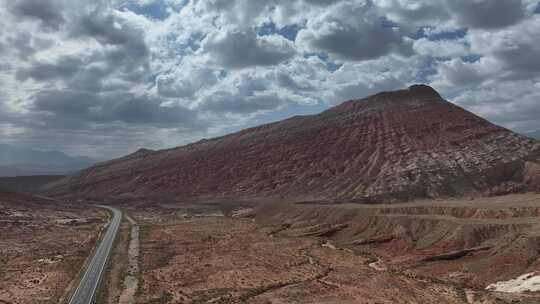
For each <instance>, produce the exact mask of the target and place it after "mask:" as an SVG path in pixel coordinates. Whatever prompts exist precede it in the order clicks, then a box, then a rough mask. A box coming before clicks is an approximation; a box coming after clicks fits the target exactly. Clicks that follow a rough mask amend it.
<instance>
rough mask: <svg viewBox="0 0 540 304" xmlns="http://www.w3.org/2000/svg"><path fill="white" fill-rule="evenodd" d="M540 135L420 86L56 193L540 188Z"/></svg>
mask: <svg viewBox="0 0 540 304" xmlns="http://www.w3.org/2000/svg"><path fill="white" fill-rule="evenodd" d="M539 173H540V143H539V142H538V141H535V140H533V139H529V138H526V137H523V136H521V135H518V134H516V133H513V132H511V131H509V130H507V129H504V128H502V127H499V126H496V125H494V124H492V123H490V122H488V121H486V120H484V119H482V118H480V117H478V116H476V115H474V114H472V113H470V112H467V111H465V110H464V109H462V108H460V107H458V106H456V105H454V104H452V103H449V102H447V101H445V100H444V99H442V98H441V96H440V95H439V94H438V93H437V92H436V91H435V90H434V89H432V88H430V87H428V86H423V85H415V86H412V87H410V88H408V89H405V90H400V91H394V92H383V93H379V94H376V95H373V96H370V97H367V98H364V99H360V100H351V101H347V102H345V103H343V104H341V105H339V106H336V107H334V108H331V109H329V110H327V111H324V112H322V113H320V114H318V115H311V116H296V117H292V118H290V119H286V120H283V121H280V122H276V123H271V124H267V125H262V126H259V127H255V128H251V129H247V130H243V131H240V132H237V133H234V134H231V135H227V136H223V137H219V138H214V139H211V140H201V141H199V142H196V143H193V144H189V145H186V146H182V147H178V148H174V149H168V150H161V151H150V150H140V151H138V152H136V153H134V154H131V155H128V156H126V157H123V158H119V159H115V160H112V161H109V162H105V163H102V164H99V165H96V166H94V167H91V168H89V169H86V170H83V171H82V172H80V173H79V174H77V175H75V176H72V177H69V178H66V179H64V180H62V181H61V182H60V183H57V184H56V185H55V187H54V188H52V189H51V193H54V194H57V195H62V194H68V193H70V194H75V195H79V196H99V197H108V196H119V195H133V196H152V195H167V196H171V197H174V198H181V199H190V198H255V197H256V198H263V197H275V198H278V197H279V198H286V199H346V200H353V201H367V202H373V201H383V200H409V199H414V198H431V197H448V196H463V195H486V194H494V193H507V192H513V191H522V190H527V189H529V190H530V189H533V188H534V189H536V187H538V185H539V184H540V181H539V179H538V176H540V174H539Z"/></svg>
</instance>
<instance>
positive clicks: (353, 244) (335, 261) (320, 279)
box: [135, 195, 540, 304]
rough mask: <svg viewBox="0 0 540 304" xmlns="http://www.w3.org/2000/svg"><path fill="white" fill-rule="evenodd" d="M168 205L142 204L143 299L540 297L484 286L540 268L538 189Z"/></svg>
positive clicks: (535, 300)
mask: <svg viewBox="0 0 540 304" xmlns="http://www.w3.org/2000/svg"><path fill="white" fill-rule="evenodd" d="M162 207H163V208H161V207H158V208H151V211H150V210H149V209H147V210H146V211H145V212H138V213H137V214H136V215H135V217H136V218H137V222H138V223H140V229H141V231H140V232H141V233H140V242H141V243H140V246H141V247H140V254H141V257H140V261H141V263H140V264H141V265H140V267H141V269H140V285H139V290H138V293H137V296H138V298H137V303H265V304H267V303H539V302H540V294H539V293H536V292H532V291H526V290H520V291H521V292H519V293H516V292H514V293H504V292H498V291H493V290H488V289H486V287H488V286H491V288H492V289H493V286H495V285H490V284H493V283H497V282H499V281H507V280H511V279H513V278H517V277H519V276H520V275H522V274H525V273H532V274H535V273H536V271H537V270H539V271H540V267H538V265H539V263H540V261H538V257H539V256H538V252H539V251H538V250H537V249H538V248H537V246H540V244H537V243H539V242H538V239H537V238H536V227H537V224H538V222H539V220H538V218H537V216H538V214H540V196H539V195H517V196H507V197H503V198H491V199H482V200H478V201H477V202H459V201H449V202H442V201H441V202H420V203H414V204H405V205H386V206H384V205H382V206H367V205H363V206H361V205H325V206H320V205H306V204H303V205H294V204H277V205H276V204H272V205H271V206H270V205H268V206H267V207H263V208H259V209H257V211H256V212H252V210H249V209H244V211H245V212H237V214H241V213H244V214H248V215H249V214H250V213H256V216H255V217H254V218H251V217H247V218H246V217H235V216H232V217H231V216H227V217H225V216H218V215H220V213H221V212H220V211H219V208H218V207H216V210H211V209H212V208H208V206H204V207H203V208H205V209H207V210H204V212H201V211H200V210H198V211H197V208H196V207H193V206H190V207H185V206H184V207H182V206H176V207H175V206H171V205H167V206H165V205H164V206H162ZM239 209H242V208H239ZM194 210H195V211H196V212H195V213H193V211H194ZM190 212H191V213H190ZM205 214H206V215H208V216H204V215H205ZM233 214H234V213H233Z"/></svg>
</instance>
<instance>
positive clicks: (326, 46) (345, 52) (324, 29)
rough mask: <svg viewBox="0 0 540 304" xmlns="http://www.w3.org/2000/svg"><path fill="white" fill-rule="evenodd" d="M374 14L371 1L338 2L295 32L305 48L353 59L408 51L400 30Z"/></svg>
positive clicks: (358, 59) (368, 58)
mask: <svg viewBox="0 0 540 304" xmlns="http://www.w3.org/2000/svg"><path fill="white" fill-rule="evenodd" d="M373 14H374V12H373V11H372V7H371V4H370V2H363V3H362V2H350V1H343V2H340V3H338V4H336V5H334V6H332V7H330V8H328V9H327V10H325V12H323V13H321V14H320V15H319V16H314V18H313V19H310V20H308V22H307V25H306V28H305V29H303V30H301V31H300V32H299V33H298V43H299V44H300V45H303V46H304V48H305V49H306V50H307V51H313V52H327V53H329V54H330V55H332V56H334V57H335V58H337V59H341V60H352V61H360V60H370V59H376V58H379V57H381V56H385V55H388V54H390V53H392V52H398V53H410V49H409V48H410V46H408V45H407V43H406V41H405V40H404V39H403V37H402V36H401V35H400V34H399V31H398V30H397V29H396V28H393V27H390V26H388V25H385V24H384V23H383V21H382V20H381V19H380V18H378V16H376V15H373Z"/></svg>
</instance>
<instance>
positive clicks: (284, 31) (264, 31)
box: [255, 22, 301, 41]
mask: <svg viewBox="0 0 540 304" xmlns="http://www.w3.org/2000/svg"><path fill="white" fill-rule="evenodd" d="M300 29H301V27H300V26H299V25H297V24H293V25H287V26H285V27H283V28H277V27H276V24H275V23H274V22H267V23H264V24H263V25H261V26H259V27H257V28H256V29H255V31H256V32H257V34H258V35H260V36H267V35H273V34H278V35H281V36H283V37H285V38H286V39H288V40H290V41H295V40H296V36H297V35H298V32H299V31H300Z"/></svg>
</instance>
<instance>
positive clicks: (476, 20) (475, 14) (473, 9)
mask: <svg viewBox="0 0 540 304" xmlns="http://www.w3.org/2000/svg"><path fill="white" fill-rule="evenodd" d="M446 5H447V6H448V8H449V10H450V11H451V12H452V13H453V15H454V16H455V18H456V22H457V23H458V24H460V25H462V26H465V27H470V28H480V29H495V28H502V27H506V26H509V25H513V24H516V23H518V22H519V21H521V20H522V19H523V18H524V17H525V7H524V5H523V2H522V1H521V0H504V1H493V0H474V1H470V0H446Z"/></svg>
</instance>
